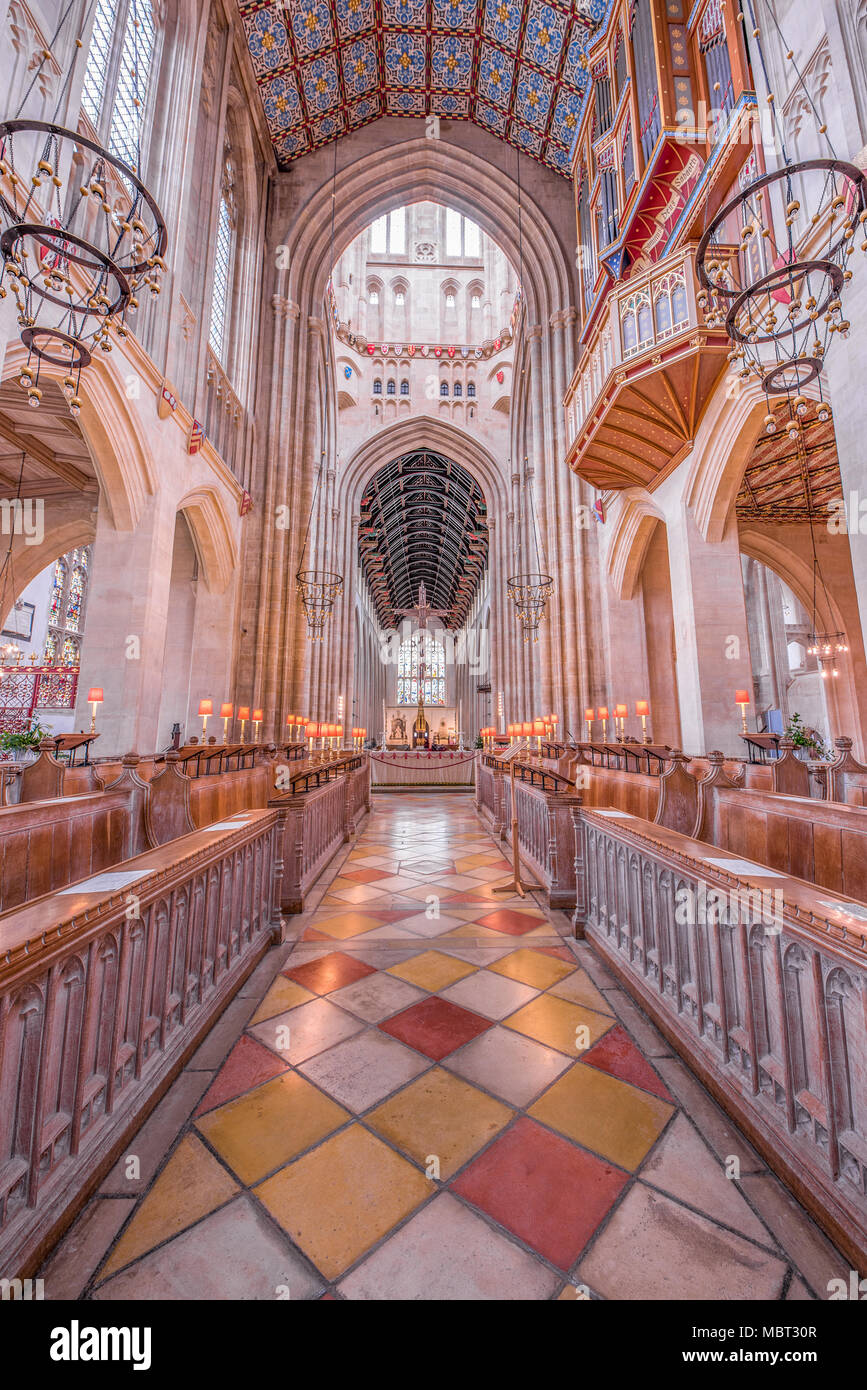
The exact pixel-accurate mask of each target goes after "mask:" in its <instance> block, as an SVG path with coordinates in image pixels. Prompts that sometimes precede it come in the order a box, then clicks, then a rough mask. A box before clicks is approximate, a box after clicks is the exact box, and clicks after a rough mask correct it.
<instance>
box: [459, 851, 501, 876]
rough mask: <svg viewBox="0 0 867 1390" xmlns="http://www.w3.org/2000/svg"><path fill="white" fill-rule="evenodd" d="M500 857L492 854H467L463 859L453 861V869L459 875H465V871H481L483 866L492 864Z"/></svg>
mask: <svg viewBox="0 0 867 1390" xmlns="http://www.w3.org/2000/svg"><path fill="white" fill-rule="evenodd" d="M500 858H501V856H500V855H499V854H494V852H493V851H492V852H491V853H490V854H468V855H466V857H465V858H464V859H456V860H455V868H456V869H457V871H458V873H459V874H464V873H466V871H467V869H481V868H482V867H483V866H484V865H485V864H494V863H496V861H497V860H498V859H500Z"/></svg>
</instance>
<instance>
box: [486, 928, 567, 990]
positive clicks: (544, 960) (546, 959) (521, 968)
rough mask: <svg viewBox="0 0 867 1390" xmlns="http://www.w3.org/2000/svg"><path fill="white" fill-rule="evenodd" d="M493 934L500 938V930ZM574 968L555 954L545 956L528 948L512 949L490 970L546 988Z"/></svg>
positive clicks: (536, 987)
mask: <svg viewBox="0 0 867 1390" xmlns="http://www.w3.org/2000/svg"><path fill="white" fill-rule="evenodd" d="M495 935H497V936H499V937H500V939H501V940H502V936H503V934H502V932H496V933H495ZM574 969H575V967H574V966H573V965H567V963H566V961H564V960H558V959H557V957H556V956H545V955H542V953H541V952H539V951H533V950H530V949H529V948H527V949H524V950H518V951H512V952H510V954H509V955H508V956H503V957H502V959H500V960H498V961H496V962H495V964H494V965H492V966H491V970H496V971H497V974H498V975H508V977H509V979H510V980H520V981H521V983H522V984H524V985H532V986H533V988H534V989H547V988H548V986H549V985H553V984H554V983H555V982H556V981H557V980H563V979H565V977H566V976H567V975H571V973H572V971H573V970H574Z"/></svg>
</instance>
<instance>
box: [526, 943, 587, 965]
mask: <svg viewBox="0 0 867 1390" xmlns="http://www.w3.org/2000/svg"><path fill="white" fill-rule="evenodd" d="M533 950H534V951H538V952H539V954H540V955H543V956H554V958H555V959H556V960H565V961H567V962H568V964H569V965H577V964H578V961H577V960H576V959H575V956H574V955H573V953H572V952H571V951H570V950H569V947H568V946H534V947H533Z"/></svg>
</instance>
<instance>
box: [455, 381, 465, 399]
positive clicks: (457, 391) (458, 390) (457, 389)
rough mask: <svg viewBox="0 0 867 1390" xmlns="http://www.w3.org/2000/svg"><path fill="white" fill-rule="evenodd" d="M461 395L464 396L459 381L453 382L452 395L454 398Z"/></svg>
mask: <svg viewBox="0 0 867 1390" xmlns="http://www.w3.org/2000/svg"><path fill="white" fill-rule="evenodd" d="M463 394H464V388H463V386H462V385H461V383H460V382H459V381H456V382H455V389H454V395H456V396H462V395H463Z"/></svg>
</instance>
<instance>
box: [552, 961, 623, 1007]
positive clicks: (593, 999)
mask: <svg viewBox="0 0 867 1390" xmlns="http://www.w3.org/2000/svg"><path fill="white" fill-rule="evenodd" d="M548 993H549V994H555V995H556V996H557V998H558V999H568V1000H570V1002H571V1003H573V1004H583V1005H584V1007H585V1008H586V1009H595V1010H596V1012H597V1013H598V1014H611V1015H612V1016H613V1015H614V1010H613V1009H612V1008H611V1006H610V1005H609V1003H608V1000H607V999H606V998H605V995H604V994H603V993H602V992H601V991H600V990H598V989H597V988H596V986H595V985H594V983H593V981H592V980H591V978H590V976H589V975H588V974H587V971H586V970H576V971H575V973H574V974H573V975H567V976H566V978H565V979H564V980H558V981H557V983H556V985H552V986H551V988H550V990H549V991H548Z"/></svg>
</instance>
